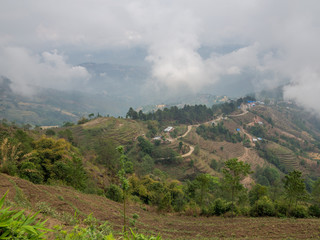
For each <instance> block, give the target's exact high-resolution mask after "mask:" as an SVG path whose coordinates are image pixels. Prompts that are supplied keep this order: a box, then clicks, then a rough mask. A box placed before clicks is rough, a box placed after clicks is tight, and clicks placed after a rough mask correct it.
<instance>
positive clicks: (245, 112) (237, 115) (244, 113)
mask: <svg viewBox="0 0 320 240" xmlns="http://www.w3.org/2000/svg"><path fill="white" fill-rule="evenodd" d="M247 113H248V111H244V112H243V113H240V114H236V115H228V117H240V116H243V115H246V114H247Z"/></svg>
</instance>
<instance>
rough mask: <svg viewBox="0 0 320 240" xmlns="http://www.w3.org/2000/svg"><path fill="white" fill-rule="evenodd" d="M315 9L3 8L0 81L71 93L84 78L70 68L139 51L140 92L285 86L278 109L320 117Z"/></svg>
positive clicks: (267, 2)
mask: <svg viewBox="0 0 320 240" xmlns="http://www.w3.org/2000/svg"><path fill="white" fill-rule="evenodd" d="M319 9H320V2H319V1H318V0H304V1H301V0H299V1H298V0H281V1H279V0H241V1H239V0H198V1H194V0H170V1H169V0H153V1H152V0H140V1H139V0H117V1H111V0H90V1H89V0H87V1H84V0H68V1H62V0H54V1H53V0H46V1H41V0H28V1H18V0H2V1H1V2H0V75H3V76H6V77H8V78H10V79H11V81H12V82H13V84H12V87H13V89H14V90H15V91H17V92H22V93H28V94H32V92H33V86H42V87H50V88H56V89H74V88H76V86H81V84H84V83H87V82H88V81H90V77H91V76H90V73H89V72H88V71H87V70H86V69H85V68H84V67H80V66H77V64H80V63H81V62H85V61H92V62H95V61H101V59H104V58H103V57H102V58H101V55H103V54H104V53H105V54H106V55H107V54H108V53H110V52H112V53H113V54H115V55H116V53H117V52H121V53H123V52H130V51H134V50H135V49H143V51H142V52H143V53H144V55H143V56H142V58H140V59H137V60H136V62H142V63H144V64H146V65H148V66H150V69H151V75H150V78H148V79H147V80H146V82H145V86H144V88H143V89H145V90H146V91H148V90H150V91H151V89H152V90H153V91H157V90H158V91H163V90H164V89H165V90H166V91H167V92H169V93H170V94H175V93H177V92H179V91H190V92H193V93H197V92H205V90H206V89H209V88H210V89H212V88H214V87H215V86H216V85H219V84H221V83H223V82H224V81H228V79H230V78H239V79H246V78H248V79H246V81H250V83H251V84H252V85H253V86H254V88H255V89H257V90H261V89H266V88H272V87H275V86H277V85H280V84H283V83H289V84H288V85H286V87H285V89H284V96H285V98H286V99H290V100H295V101H296V102H297V103H298V104H300V105H302V106H305V107H306V108H309V109H312V110H315V111H317V112H318V113H320V104H318V103H317V102H318V101H319V100H320V94H319V92H320V80H319V79H320V78H319V77H320V65H319V62H320V47H318V44H319V42H320V15H319V14H318V12H319ZM203 49H206V50H205V54H201V50H203ZM75 56H77V58H76V57H75ZM105 59H109V60H110V57H109V58H108V56H105ZM118 61H119V62H118V63H121V58H119V59H118ZM134 62H135V59H133V60H132V63H134Z"/></svg>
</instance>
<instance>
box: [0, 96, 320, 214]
mask: <svg viewBox="0 0 320 240" xmlns="http://www.w3.org/2000/svg"><path fill="white" fill-rule="evenodd" d="M319 137H320V124H319V121H318V120H317V119H316V118H314V117H312V116H311V115H309V114H308V113H306V112H303V113H301V109H299V108H298V107H296V106H294V105H292V104H289V103H284V102H282V103H278V104H274V105H266V104H265V103H264V102H259V101H256V100H255V99H253V98H250V97H247V98H241V99H238V100H235V101H230V102H228V103H224V104H221V105H214V106H213V107H211V108H208V107H206V106H204V105H195V106H188V105H186V106H184V107H183V108H177V107H171V108H169V109H168V108H165V109H163V110H157V111H156V112H151V113H143V112H141V111H140V112H136V111H135V110H133V109H132V108H130V109H129V111H128V114H127V118H126V119H123V118H113V117H101V116H94V115H90V116H88V118H82V119H81V120H79V122H78V123H77V124H72V123H70V122H66V123H65V124H64V127H61V128H51V129H45V130H42V129H40V128H36V129H33V130H30V129H28V128H24V129H23V128H21V127H19V126H17V125H16V124H14V123H8V122H2V123H1V125H0V139H1V149H0V154H1V155H0V156H1V162H0V170H1V172H2V173H5V174H8V175H11V176H18V177H20V178H23V179H26V180H28V181H30V182H33V183H35V184H46V185H53V186H57V185H58V186H62V185H63V186H70V187H72V188H74V189H77V190H79V191H81V192H83V193H90V194H97V195H100V196H102V197H105V198H109V199H111V200H113V201H116V202H120V203H122V204H123V203H125V204H129V206H130V205H132V204H138V205H140V206H141V207H142V208H146V209H147V208H148V209H149V208H150V209H154V210H157V211H161V212H164V213H169V212H170V213H175V212H176V213H180V214H183V215H187V216H188V215H192V216H200V215H201V216H214V215H215V216H220V215H224V216H254V217H255V216H278V217H283V216H289V217H290V216H291V217H301V218H305V217H311V216H314V217H320V200H319V192H320V180H319V176H320V158H319V157H320V155H319V152H320V151H319V144H318V140H319ZM119 146H122V147H121V148H119ZM119 149H123V151H122V150H121V151H119Z"/></svg>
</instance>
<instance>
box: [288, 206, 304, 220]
mask: <svg viewBox="0 0 320 240" xmlns="http://www.w3.org/2000/svg"><path fill="white" fill-rule="evenodd" d="M290 216H291V217H295V218H306V217H308V208H307V207H305V206H302V205H297V206H295V207H294V208H293V209H291V210H290Z"/></svg>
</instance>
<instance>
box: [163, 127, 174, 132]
mask: <svg viewBox="0 0 320 240" xmlns="http://www.w3.org/2000/svg"><path fill="white" fill-rule="evenodd" d="M172 129H173V127H171V126H169V127H167V128H166V129H165V130H164V131H165V132H171V131H172Z"/></svg>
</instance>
